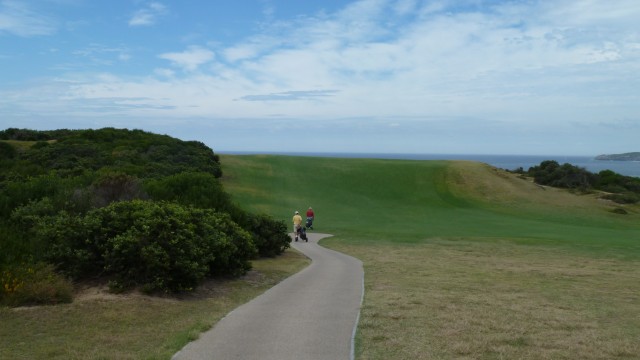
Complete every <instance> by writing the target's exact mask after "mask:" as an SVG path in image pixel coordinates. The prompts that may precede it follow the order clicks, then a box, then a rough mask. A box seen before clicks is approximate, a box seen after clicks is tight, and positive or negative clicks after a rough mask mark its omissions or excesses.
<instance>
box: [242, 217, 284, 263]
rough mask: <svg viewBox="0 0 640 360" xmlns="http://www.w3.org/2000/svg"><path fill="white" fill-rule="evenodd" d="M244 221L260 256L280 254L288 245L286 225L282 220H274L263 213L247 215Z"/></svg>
mask: <svg viewBox="0 0 640 360" xmlns="http://www.w3.org/2000/svg"><path fill="white" fill-rule="evenodd" d="M245 221H246V223H247V226H246V228H247V229H248V230H249V231H250V232H251V233H252V234H253V240H254V242H255V244H256V246H257V247H258V252H259V253H260V256H265V257H273V256H276V255H280V254H282V252H283V251H285V250H286V249H287V248H288V247H289V243H290V242H291V238H290V237H289V235H288V234H287V226H286V225H285V224H284V223H283V222H282V221H275V220H273V219H272V218H271V217H270V216H268V215H264V214H260V215H248V216H247V219H246V220H245Z"/></svg>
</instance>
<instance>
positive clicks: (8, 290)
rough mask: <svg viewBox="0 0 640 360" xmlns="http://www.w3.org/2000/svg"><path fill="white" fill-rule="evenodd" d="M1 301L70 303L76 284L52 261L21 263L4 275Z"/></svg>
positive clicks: (3, 273)
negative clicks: (52, 263)
mask: <svg viewBox="0 0 640 360" xmlns="http://www.w3.org/2000/svg"><path fill="white" fill-rule="evenodd" d="M0 285H1V286H2V288H1V289H0V301H1V302H2V304H4V305H8V306H25V305H48V304H59V303H69V302H71V300H72V294H73V286H72V284H71V283H70V282H69V281H68V280H67V279H65V278H64V277H62V276H61V275H59V274H57V273H56V272H55V270H54V267H53V266H52V265H49V264H44V263H37V264H21V265H18V266H11V267H8V268H6V269H5V270H3V271H2V273H1V274H0Z"/></svg>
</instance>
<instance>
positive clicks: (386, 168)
mask: <svg viewBox="0 0 640 360" xmlns="http://www.w3.org/2000/svg"><path fill="white" fill-rule="evenodd" d="M222 163H223V166H224V172H225V174H226V176H225V178H224V179H223V180H224V182H225V186H226V188H227V190H229V191H230V192H231V193H232V194H233V195H234V197H235V199H236V201H238V202H239V203H241V204H242V205H245V206H248V207H249V208H253V209H255V210H261V211H266V212H268V213H271V214H275V215H276V216H277V217H279V218H281V219H283V220H285V221H287V223H289V222H290V218H291V216H292V215H293V211H294V210H296V209H297V210H301V211H303V210H305V209H306V208H307V207H308V206H313V207H314V209H315V210H316V216H317V225H318V227H319V229H322V230H323V231H327V232H332V233H335V234H340V235H343V234H344V236H345V237H347V236H348V238H349V240H351V241H357V240H366V241H372V240H384V241H396V242H397V241H400V242H416V241H422V240H424V239H429V238H435V237H447V238H455V237H466V238H469V237H474V238H501V239H502V238H509V239H512V240H516V241H521V242H526V243H528V242H532V241H533V242H540V241H542V242H545V243H556V244H559V245H566V246H573V247H580V248H587V249H595V250H598V251H602V250H605V249H606V250H607V251H608V250H609V249H613V250H616V249H619V250H622V251H620V252H619V254H621V255H624V256H638V255H639V254H640V246H639V244H638V242H637V241H635V240H636V239H637V238H638V234H639V233H638V231H639V230H640V224H639V220H640V215H638V210H637V208H634V209H633V210H630V211H631V212H632V214H631V215H627V216H620V215H616V214H612V213H610V211H609V210H611V208H612V207H611V205H609V204H606V203H604V202H601V201H598V200H595V199H594V198H593V197H591V196H575V195H572V194H568V193H566V192H565V191H559V190H556V189H547V190H543V189H542V188H540V187H538V186H536V185H534V184H532V183H531V182H527V181H525V180H522V179H518V178H516V177H514V176H513V175H511V174H507V173H504V172H499V171H496V170H492V168H490V167H488V166H486V165H483V164H478V163H470V162H469V163H467V162H451V163H450V162H441V161H400V160H372V159H332V158H298V157H278V156H253V157H252V156H247V157H245V156H224V157H223V159H222ZM605 240H606V241H605Z"/></svg>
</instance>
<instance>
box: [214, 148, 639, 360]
mask: <svg viewBox="0 0 640 360" xmlns="http://www.w3.org/2000/svg"><path fill="white" fill-rule="evenodd" d="M222 164H223V169H224V172H225V174H226V175H225V179H224V183H225V187H226V188H227V190H228V191H230V192H231V193H232V194H233V195H234V198H235V199H236V201H238V202H239V203H241V204H242V205H244V206H246V207H248V208H253V209H256V210H261V211H265V212H268V213H270V214H274V215H275V216H277V217H279V218H281V219H283V220H285V221H287V223H290V221H291V216H292V215H293V211H294V210H299V211H304V210H305V209H306V208H307V207H308V206H313V208H314V210H315V211H316V217H317V221H316V223H315V227H316V231H320V232H326V233H332V234H335V235H336V236H335V237H334V238H331V239H329V240H327V241H324V242H323V244H324V245H326V246H329V247H331V248H334V249H337V250H339V251H343V252H345V253H349V254H351V255H353V256H355V257H357V258H359V259H361V260H363V262H364V266H365V300H364V305H363V309H362V314H361V320H360V325H359V329H358V334H357V339H356V341H357V351H356V355H357V358H359V359H433V358H437V359H450V358H462V359H464V358H467V359H563V358H564V359H605V358H606V359H610V358H640V342H639V341H638V339H640V295H639V294H640V266H639V265H640V215H639V209H638V207H637V206H636V207H627V208H626V210H627V211H628V212H629V215H617V214H613V213H612V212H611V210H612V209H613V208H614V207H615V206H614V205H612V204H610V203H607V202H603V201H601V200H598V199H597V197H596V196H595V195H574V194H570V193H568V192H566V191H562V190H557V189H551V188H546V189H545V188H541V187H538V186H536V185H534V184H532V183H531V182H530V181H527V180H525V179H520V178H518V177H516V176H514V175H511V174H508V173H505V172H503V171H498V170H496V169H493V168H491V167H489V166H486V165H483V164H478V163H469V162H443V161H400V160H373V159H332V158H306V157H282V156H223V158H222Z"/></svg>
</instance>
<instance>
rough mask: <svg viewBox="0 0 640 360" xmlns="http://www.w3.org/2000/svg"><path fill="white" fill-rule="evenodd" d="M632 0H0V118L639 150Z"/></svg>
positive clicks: (224, 142) (559, 150) (507, 149)
mask: <svg viewBox="0 0 640 360" xmlns="http://www.w3.org/2000/svg"><path fill="white" fill-rule="evenodd" d="M638 24H640V1H637V0H614V1H612V0H582V1H568V0H554V1H536V0H512V1H507V0H504V1H499V0H494V1H489V0H486V1H484V0H456V1H452V0H361V1H337V0H330V1H306V0H235V1H223V0H220V1H209V0H181V1H178V0H173V1H142V0H110V1H98V0H0V128H7V127H20V128H32V129H58V128H70V129H79V128H100V127H107V126H109V127H117V128H136V129H143V130H147V131H153V132H157V133H162V134H168V135H171V136H175V137H178V138H181V139H184V140H199V141H202V142H204V143H205V144H207V145H208V146H210V147H211V148H213V149H214V151H219V152H229V151H265V152H286V151H310V152H377V153H380V152H391V153H431V154H434V153H435V154H532V155H597V154H602V153H619V152H630V151H640V141H639V140H638V139H639V138H640V26H639V25H638Z"/></svg>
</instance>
